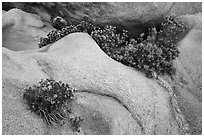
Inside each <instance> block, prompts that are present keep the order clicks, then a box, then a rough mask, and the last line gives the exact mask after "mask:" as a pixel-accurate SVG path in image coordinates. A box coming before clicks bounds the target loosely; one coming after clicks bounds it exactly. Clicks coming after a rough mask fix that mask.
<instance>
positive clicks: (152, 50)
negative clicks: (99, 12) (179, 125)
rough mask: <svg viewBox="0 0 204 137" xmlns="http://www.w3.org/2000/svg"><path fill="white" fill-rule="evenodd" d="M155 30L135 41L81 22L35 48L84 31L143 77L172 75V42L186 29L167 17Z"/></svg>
mask: <svg viewBox="0 0 204 137" xmlns="http://www.w3.org/2000/svg"><path fill="white" fill-rule="evenodd" d="M158 28H159V29H156V28H150V29H149V32H148V35H147V38H145V39H144V35H145V34H144V33H143V34H141V36H140V38H138V39H137V40H135V39H133V38H130V37H129V36H128V35H127V31H126V30H122V31H121V32H120V33H117V29H116V27H114V26H111V25H106V26H105V27H104V28H99V27H95V26H94V25H93V24H91V23H87V22H84V21H83V22H81V23H80V24H78V25H75V26H74V25H71V26H67V27H65V28H63V29H62V30H61V31H56V30H55V31H51V33H50V34H48V36H47V38H42V39H41V41H40V44H39V47H43V46H45V45H47V44H49V43H53V42H55V41H57V40H59V39H60V38H62V37H64V36H66V35H68V34H70V33H74V32H86V33H88V34H89V35H91V36H92V38H93V39H94V40H95V41H96V43H97V44H98V45H99V46H100V48H101V49H102V50H103V51H104V52H105V53H106V54H107V55H109V56H110V57H111V58H113V59H115V60H117V61H119V62H121V63H123V64H125V65H127V66H131V67H134V68H136V69H138V70H140V71H142V72H144V73H145V74H146V76H148V77H152V76H153V73H156V74H158V75H164V74H169V75H172V74H174V73H175V69H174V67H173V60H174V59H175V58H176V57H178V54H179V51H178V49H177V46H176V42H177V41H178V40H179V39H180V37H181V36H182V34H183V33H185V32H186V27H185V25H184V24H182V23H180V22H179V21H177V20H176V19H175V17H173V16H170V17H167V18H166V20H164V22H163V23H161V24H160V26H159V27H158Z"/></svg>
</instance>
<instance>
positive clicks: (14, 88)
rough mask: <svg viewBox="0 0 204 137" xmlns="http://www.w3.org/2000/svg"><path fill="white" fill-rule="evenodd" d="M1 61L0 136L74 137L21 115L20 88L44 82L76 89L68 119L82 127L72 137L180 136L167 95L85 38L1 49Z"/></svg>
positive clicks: (26, 112) (66, 127) (180, 125)
mask: <svg viewBox="0 0 204 137" xmlns="http://www.w3.org/2000/svg"><path fill="white" fill-rule="evenodd" d="M2 58H3V62H2V69H3V70H2V71H3V73H2V78H3V79H2V84H3V88H2V89H3V90H2V101H3V102H2V120H3V121H2V128H3V134H76V133H75V132H73V131H72V130H71V129H70V127H69V124H65V125H63V126H62V127H55V128H51V129H49V128H47V127H46V125H45V124H44V123H43V120H42V119H40V118H39V117H38V116H37V115H35V114H34V113H31V112H30V111H29V110H27V109H26V104H25V103H24V102H23V99H22V94H23V92H24V88H25V87H26V86H27V85H34V84H37V83H38V81H40V79H45V78H48V77H51V78H54V79H55V80H57V81H58V80H61V81H63V82H66V83H70V84H71V86H72V87H74V88H77V89H78V91H77V92H76V93H75V94H76V97H77V99H76V100H75V101H74V102H73V114H74V115H77V116H80V117H82V118H83V119H84V121H83V122H82V124H81V126H82V132H80V133H77V134H185V132H184V130H183V124H184V123H185V121H177V118H176V115H177V113H178V112H177V111H176V109H175V108H176V107H177V106H175V105H172V103H171V101H172V99H171V98H172V97H171V96H170V94H169V93H168V92H167V91H166V90H165V89H164V88H162V87H161V86H159V85H158V84H157V82H156V81H154V80H152V79H148V78H146V77H145V76H144V75H143V74H142V73H140V72H138V71H135V70H134V69H132V68H130V67H127V66H124V65H122V64H121V63H119V62H116V61H114V60H113V59H111V58H110V57H108V56H107V55H106V54H105V53H104V52H103V51H102V50H101V49H100V48H99V46H98V45H97V44H96V43H95V41H94V40H93V39H92V38H91V37H90V36H89V35H87V34H83V33H73V34H70V35H68V36H66V37H64V38H62V39H60V40H59V41H57V42H55V43H54V44H52V45H50V46H49V47H47V49H46V50H41V49H40V50H35V51H29V52H28V51H21V52H14V51H11V50H9V49H6V48H3V49H2ZM180 116H182V115H180ZM14 125H15V126H14Z"/></svg>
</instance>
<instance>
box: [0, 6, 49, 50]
mask: <svg viewBox="0 0 204 137" xmlns="http://www.w3.org/2000/svg"><path fill="white" fill-rule="evenodd" d="M49 30H50V28H49V27H47V26H46V25H45V24H44V23H43V22H42V20H41V18H40V17H39V16H37V15H35V14H30V13H26V12H24V11H22V10H20V9H11V10H9V11H8V12H5V13H4V14H3V15H2V39H3V47H6V48H8V49H11V50H26V49H37V48H38V44H37V43H38V41H39V38H40V37H42V36H44V37H45V36H46V34H47V32H48V31H49Z"/></svg>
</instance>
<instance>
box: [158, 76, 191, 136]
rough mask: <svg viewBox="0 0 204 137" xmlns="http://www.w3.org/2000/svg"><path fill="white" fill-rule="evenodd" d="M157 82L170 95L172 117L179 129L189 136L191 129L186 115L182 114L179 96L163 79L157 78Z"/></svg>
mask: <svg viewBox="0 0 204 137" xmlns="http://www.w3.org/2000/svg"><path fill="white" fill-rule="evenodd" d="M156 82H157V83H158V84H159V85H160V86H161V87H163V88H164V89H165V90H167V92H168V93H169V96H170V100H169V103H170V106H171V111H172V115H173V117H174V119H175V121H176V123H177V125H178V127H179V129H180V130H181V131H182V132H183V133H184V134H185V135H186V134H189V132H190V129H189V124H188V123H187V121H186V119H185V117H184V115H183V114H182V111H181V109H180V107H179V104H178V97H177V95H176V94H175V93H174V92H175V90H174V89H173V88H172V87H171V86H170V85H169V84H168V83H167V81H165V80H164V79H162V78H161V77H158V76H156Z"/></svg>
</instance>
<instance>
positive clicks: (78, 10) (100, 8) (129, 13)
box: [3, 2, 202, 37]
mask: <svg viewBox="0 0 204 137" xmlns="http://www.w3.org/2000/svg"><path fill="white" fill-rule="evenodd" d="M201 5H202V4H201V3H198V2H197V3H196V2H187V3H182V2H181V3H176V2H159V3H158V2H157V3H156V2H109V3H107V2H106V3H104V2H89V3H84V2H82V3H71V2H70V3H49V4H48V3H5V4H4V3H3V9H8V8H10V7H17V8H20V9H22V10H25V11H27V12H31V13H32V12H34V13H37V14H38V15H39V16H42V17H43V18H44V19H45V20H49V19H50V18H54V17H56V16H61V17H63V18H65V19H66V20H67V22H70V23H71V22H80V21H81V20H88V21H91V22H93V23H94V24H98V25H100V26H101V25H102V26H104V25H105V24H112V25H114V26H117V27H118V28H120V29H127V30H129V35H131V36H135V37H137V36H139V34H140V33H142V32H144V31H147V30H148V28H149V27H151V26H155V25H156V24H158V23H161V22H162V20H163V19H164V18H165V17H166V16H167V15H171V14H175V15H185V14H194V13H198V12H201V11H202V6H201ZM9 6H10V7H9Z"/></svg>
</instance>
